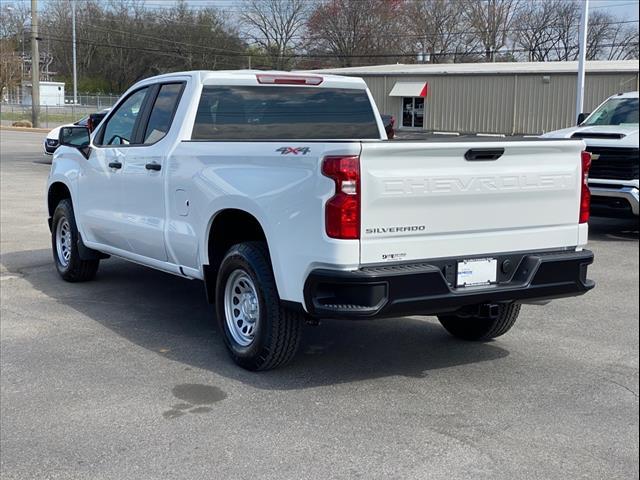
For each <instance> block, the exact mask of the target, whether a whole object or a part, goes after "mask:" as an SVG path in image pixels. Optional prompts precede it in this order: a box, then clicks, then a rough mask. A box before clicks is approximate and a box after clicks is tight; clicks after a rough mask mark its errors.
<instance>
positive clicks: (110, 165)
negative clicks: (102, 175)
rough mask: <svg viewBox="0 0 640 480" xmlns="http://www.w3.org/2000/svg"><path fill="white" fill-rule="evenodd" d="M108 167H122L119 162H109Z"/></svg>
mask: <svg viewBox="0 0 640 480" xmlns="http://www.w3.org/2000/svg"><path fill="white" fill-rule="evenodd" d="M109 168H115V169H118V168H122V163H120V162H109Z"/></svg>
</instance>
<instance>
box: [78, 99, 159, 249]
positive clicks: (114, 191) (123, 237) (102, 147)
mask: <svg viewBox="0 0 640 480" xmlns="http://www.w3.org/2000/svg"><path fill="white" fill-rule="evenodd" d="M148 93H149V87H143V88H140V89H138V90H136V91H134V92H131V93H130V94H129V95H128V96H127V97H126V98H125V99H124V100H123V101H121V102H120V104H119V105H118V106H117V107H116V110H115V111H114V112H113V114H112V115H111V116H110V117H109V118H108V119H107V121H106V124H104V125H103V126H102V127H101V128H100V129H99V130H98V131H97V132H96V135H95V136H94V138H93V146H94V147H95V148H93V149H92V151H91V155H90V156H89V158H88V159H87V166H86V168H85V169H84V174H83V175H81V176H80V177H79V179H78V188H79V195H80V202H79V205H78V207H79V208H78V211H77V213H76V214H77V215H78V217H79V219H80V224H81V225H82V230H83V235H84V236H85V237H86V238H85V240H88V241H89V242H95V243H99V244H102V245H106V246H109V247H113V248H117V249H121V250H125V251H131V244H130V242H129V232H128V231H127V230H126V229H123V228H121V226H122V222H123V216H122V206H123V201H122V197H123V190H122V183H121V180H122V172H123V167H124V165H125V163H126V157H127V152H128V151H129V150H131V149H134V148H137V147H136V145H135V141H134V135H135V131H136V128H137V125H138V124H139V121H140V113H141V111H142V107H143V105H144V104H145V101H146V99H147V96H148Z"/></svg>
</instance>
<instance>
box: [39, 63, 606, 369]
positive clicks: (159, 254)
mask: <svg viewBox="0 0 640 480" xmlns="http://www.w3.org/2000/svg"><path fill="white" fill-rule="evenodd" d="M60 141H61V142H60V143H61V147H60V148H59V149H58V150H57V151H56V153H55V155H54V159H53V165H52V168H51V174H50V177H49V182H48V212H49V224H50V228H51V232H52V248H53V256H54V260H55V265H56V267H57V269H58V272H59V273H60V275H61V276H62V278H64V279H65V280H68V281H83V280H89V279H92V278H93V277H94V276H95V274H96V271H97V269H98V263H99V261H100V260H101V259H103V258H107V257H108V256H110V255H114V256H117V257H120V258H124V259H127V260H130V261H133V262H137V263H140V264H143V265H146V266H149V267H152V268H156V269H159V270H162V271H164V272H168V273H172V274H175V275H179V276H181V277H184V278H189V279H199V280H203V281H204V283H205V290H206V292H207V296H208V299H209V301H210V302H212V303H215V306H216V317H217V321H218V323H219V325H220V329H221V331H222V332H223V338H224V340H225V343H226V345H227V347H228V350H229V352H230V353H231V356H232V358H233V359H234V360H235V361H236V362H237V363H238V364H239V365H241V366H242V367H244V368H247V369H251V370H264V369H269V368H273V367H276V366H278V365H281V364H283V363H285V362H287V361H288V360H290V359H291V358H292V357H293V356H294V354H295V351H296V348H297V345H298V342H299V338H300V335H301V326H302V323H303V322H304V321H308V322H312V323H317V320H319V319H324V318H337V319H365V318H374V317H382V316H386V317H389V316H402V315H414V314H420V315H437V316H438V317H439V319H440V321H441V323H442V325H443V326H444V327H445V328H446V329H447V330H448V331H449V332H450V333H451V334H453V335H455V336H457V337H459V338H462V339H467V340H487V339H491V338H494V337H497V336H499V335H502V334H504V333H505V332H506V331H507V330H509V328H511V326H512V325H513V323H514V322H515V320H516V318H517V316H518V313H519V311H520V306H521V304H525V303H536V304H541V303H546V302H547V301H549V300H550V299H553V298H560V297H568V296H574V295H580V294H583V293H585V292H587V291H588V290H590V289H591V288H593V286H594V283H593V282H592V281H591V280H588V279H587V266H588V265H589V264H591V263H592V261H593V254H592V253H591V252H590V251H588V250H585V249H584V248H583V247H584V246H585V244H586V243H587V228H588V227H587V219H588V216H589V190H588V188H587V184H586V178H587V173H588V168H589V163H590V156H589V154H588V153H583V152H582V151H583V149H584V143H583V141H582V140H542V139H521V140H520V141H516V140H514V141H506V142H499V141H494V140H490V141H482V140H479V139H477V138H474V139H472V140H469V139H464V138H461V139H457V140H452V141H390V140H387V137H386V134H385V130H384V126H383V124H382V121H381V118H380V115H379V114H378V111H377V109H376V107H375V104H374V102H373V99H372V97H371V94H370V92H369V91H368V89H367V87H366V85H365V83H364V82H363V81H362V80H361V79H356V78H343V77H338V76H317V75H306V74H295V75H294V74H287V73H279V72H255V71H238V72H187V73H175V74H169V75H162V76H158V77H154V78H149V79H147V80H143V81H141V82H139V83H137V84H136V85H134V86H133V87H131V89H129V90H128V91H127V92H126V93H125V94H124V95H123V96H122V98H121V99H120V100H119V102H118V103H117V104H116V105H115V107H114V108H113V109H112V110H111V111H110V112H109V114H108V116H107V117H106V118H105V119H104V121H103V122H102V123H101V124H100V127H99V128H98V129H97V130H96V131H94V132H93V133H92V134H91V136H89V133H88V131H87V130H86V128H83V127H77V126H73V127H64V128H62V129H61V134H60ZM185 307H187V308H188V306H185Z"/></svg>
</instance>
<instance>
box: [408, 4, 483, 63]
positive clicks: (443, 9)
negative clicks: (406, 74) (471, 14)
mask: <svg viewBox="0 0 640 480" xmlns="http://www.w3.org/2000/svg"><path fill="white" fill-rule="evenodd" d="M405 12H406V13H405V20H404V22H405V24H406V26H407V27H408V31H409V32H410V35H411V36H412V42H411V43H412V44H413V46H415V47H417V48H418V50H419V51H420V52H422V54H423V57H426V58H428V60H426V59H425V61H429V62H430V63H442V62H446V61H450V60H454V59H455V57H456V56H457V55H461V54H462V55H464V54H465V53H466V52H469V51H471V50H473V49H474V48H475V45H474V40H473V38H472V36H471V34H469V33H468V30H469V28H468V22H467V18H466V16H465V15H464V12H463V10H462V9H461V8H460V3H459V2H457V1H456V0H410V1H409V2H408V3H407V4H406V8H405Z"/></svg>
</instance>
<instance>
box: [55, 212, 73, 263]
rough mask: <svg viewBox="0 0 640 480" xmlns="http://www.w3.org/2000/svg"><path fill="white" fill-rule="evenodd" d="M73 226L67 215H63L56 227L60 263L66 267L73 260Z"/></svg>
mask: <svg viewBox="0 0 640 480" xmlns="http://www.w3.org/2000/svg"><path fill="white" fill-rule="evenodd" d="M71 243H72V240H71V226H70V225H69V221H68V220H67V218H66V217H61V218H60V220H59V221H58V226H57V227H56V250H57V252H58V261H59V262H60V265H62V266H63V267H64V268H66V267H67V266H68V265H69V261H70V260H71V246H72V245H71Z"/></svg>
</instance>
